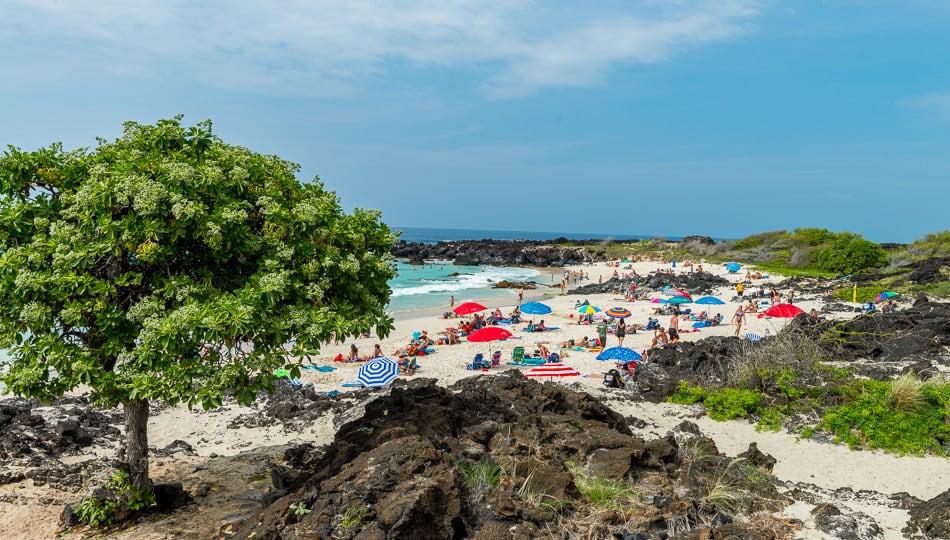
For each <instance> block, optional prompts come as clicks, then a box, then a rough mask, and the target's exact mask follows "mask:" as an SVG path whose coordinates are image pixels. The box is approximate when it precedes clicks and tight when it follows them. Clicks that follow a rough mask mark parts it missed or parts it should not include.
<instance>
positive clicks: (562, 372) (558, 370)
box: [524, 362, 581, 377]
mask: <svg viewBox="0 0 950 540" xmlns="http://www.w3.org/2000/svg"><path fill="white" fill-rule="evenodd" d="M580 374H581V372H580V371H577V370H576V369H574V368H572V367H570V366H565V365H564V364H562V363H560V362H554V363H551V364H541V365H540V366H538V367H536V368H532V369H531V370H530V371H528V372H527V373H525V374H524V376H525V377H578V376H580Z"/></svg>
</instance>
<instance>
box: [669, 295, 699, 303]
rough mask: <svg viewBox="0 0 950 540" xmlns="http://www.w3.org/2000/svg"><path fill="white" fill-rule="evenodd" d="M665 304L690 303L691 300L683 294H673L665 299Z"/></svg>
mask: <svg viewBox="0 0 950 540" xmlns="http://www.w3.org/2000/svg"><path fill="white" fill-rule="evenodd" d="M666 303H667V304H692V303H693V301H692V300H691V299H689V298H686V297H685V296H674V297H673V298H670V299H668V300H667V301H666Z"/></svg>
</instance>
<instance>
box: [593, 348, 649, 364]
mask: <svg viewBox="0 0 950 540" xmlns="http://www.w3.org/2000/svg"><path fill="white" fill-rule="evenodd" d="M597 360H604V361H606V360H618V361H620V362H634V361H636V362H639V361H640V360H643V357H642V356H640V353H638V352H637V351H635V350H633V349H628V348H626V347H611V348H609V349H604V351H603V352H601V353H600V354H598V355H597Z"/></svg>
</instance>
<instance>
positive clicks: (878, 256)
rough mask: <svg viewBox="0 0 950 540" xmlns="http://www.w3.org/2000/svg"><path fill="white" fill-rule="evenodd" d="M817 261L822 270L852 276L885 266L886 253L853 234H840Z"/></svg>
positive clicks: (877, 246)
mask: <svg viewBox="0 0 950 540" xmlns="http://www.w3.org/2000/svg"><path fill="white" fill-rule="evenodd" d="M818 261H819V263H820V265H821V268H822V269H823V270H827V271H829V272H839V273H842V274H853V273H855V272H857V271H859V270H868V269H873V268H881V267H882V266H884V265H885V264H887V252H885V251H884V249H882V248H881V246H879V245H877V244H875V243H874V242H871V241H869V240H865V239H863V238H861V237H860V236H858V235H856V234H853V233H841V234H839V235H838V236H837V237H836V238H835V240H834V242H832V243H831V246H830V247H828V249H826V250H824V251H822V252H821V254H820V255H819V256H818Z"/></svg>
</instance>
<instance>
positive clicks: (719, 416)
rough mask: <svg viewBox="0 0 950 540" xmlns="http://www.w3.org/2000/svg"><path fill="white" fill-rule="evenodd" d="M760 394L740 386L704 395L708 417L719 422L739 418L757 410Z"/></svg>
mask: <svg viewBox="0 0 950 540" xmlns="http://www.w3.org/2000/svg"><path fill="white" fill-rule="evenodd" d="M761 399H762V394H761V393H759V392H756V391H755V390H746V389H742V388H723V389H722V390H718V391H716V392H712V393H710V394H709V396H708V397H706V400H705V404H706V411H707V413H708V414H709V417H710V418H712V419H713V420H718V421H720V422H722V421H725V420H731V419H733V418H741V417H743V416H746V415H748V414H751V413H753V412H755V411H756V410H758V408H759V401H760V400H761Z"/></svg>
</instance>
